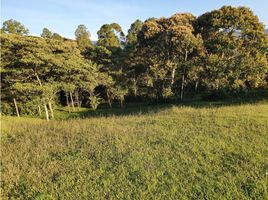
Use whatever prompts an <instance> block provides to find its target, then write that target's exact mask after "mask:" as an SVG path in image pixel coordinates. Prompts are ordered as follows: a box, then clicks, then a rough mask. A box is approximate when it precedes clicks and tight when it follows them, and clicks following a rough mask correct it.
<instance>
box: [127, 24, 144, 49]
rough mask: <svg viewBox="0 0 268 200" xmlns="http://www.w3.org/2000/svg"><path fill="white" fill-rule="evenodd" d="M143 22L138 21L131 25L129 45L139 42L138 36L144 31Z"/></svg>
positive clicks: (128, 36) (128, 38)
mask: <svg viewBox="0 0 268 200" xmlns="http://www.w3.org/2000/svg"><path fill="white" fill-rule="evenodd" d="M142 25H143V22H142V21H141V20H136V21H135V22H134V23H132V24H131V26H130V29H129V30H128V35H127V37H126V41H127V45H131V44H132V45H133V44H136V43H137V41H138V34H139V32H140V31H141V29H142Z"/></svg>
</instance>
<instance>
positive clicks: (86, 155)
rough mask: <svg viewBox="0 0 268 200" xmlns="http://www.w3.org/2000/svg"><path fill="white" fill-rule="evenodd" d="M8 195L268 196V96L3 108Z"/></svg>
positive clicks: (5, 195) (5, 196)
mask: <svg viewBox="0 0 268 200" xmlns="http://www.w3.org/2000/svg"><path fill="white" fill-rule="evenodd" d="M2 121H3V127H2V148H3V149H5V152H4V154H3V158H2V163H3V168H2V188H3V190H2V194H3V199H12V198H18V199H154V198H155V197H156V196H157V197H158V198H159V199H166V198H169V199H251V198H254V199H265V198H267V197H268V192H267V191H268V185H267V173H268V159H267V155H268V148H267V146H268V103H267V102H266V103H265V102H263V103H258V104H255V105H253V104H251V105H250V104H248V105H237V106H219V107H210V108H208V107H202V106H201V107H190V106H189V107H179V106H173V107H171V108H166V109H164V108H162V109H160V108H159V109H158V110H157V109H156V110H154V112H150V111H148V112H147V113H142V112H141V113H138V114H133V115H126V116H110V117H92V118H90V119H73V120H67V121H51V122H49V123H48V122H46V121H44V120H39V119H36V120H33V119H31V118H21V119H18V118H14V117H3V119H2Z"/></svg>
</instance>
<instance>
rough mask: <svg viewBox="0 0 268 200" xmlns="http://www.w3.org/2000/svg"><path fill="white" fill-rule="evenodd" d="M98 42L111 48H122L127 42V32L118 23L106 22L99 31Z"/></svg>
mask: <svg viewBox="0 0 268 200" xmlns="http://www.w3.org/2000/svg"><path fill="white" fill-rule="evenodd" d="M97 34H98V37H99V40H98V42H97V44H98V45H99V46H104V47H107V48H110V49H113V48H121V47H122V45H123V44H124V42H125V34H124V32H123V31H122V28H121V26H120V25H119V24H117V23H112V24H104V25H103V26H102V27H101V28H100V30H99V31H98V33H97Z"/></svg>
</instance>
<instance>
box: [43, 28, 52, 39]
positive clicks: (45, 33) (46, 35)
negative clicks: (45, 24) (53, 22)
mask: <svg viewBox="0 0 268 200" xmlns="http://www.w3.org/2000/svg"><path fill="white" fill-rule="evenodd" d="M52 34H53V33H52V32H51V31H50V30H49V29H48V28H43V31H42V34H41V37H43V38H51V37H52Z"/></svg>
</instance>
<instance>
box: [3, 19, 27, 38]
mask: <svg viewBox="0 0 268 200" xmlns="http://www.w3.org/2000/svg"><path fill="white" fill-rule="evenodd" d="M1 30H2V31H3V32H4V33H12V34H18V35H28V34H29V30H28V29H27V28H25V27H24V26H23V25H22V24H21V23H20V22H19V21H16V20H14V19H9V20H7V21H4V23H3V27H2V29H1Z"/></svg>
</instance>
